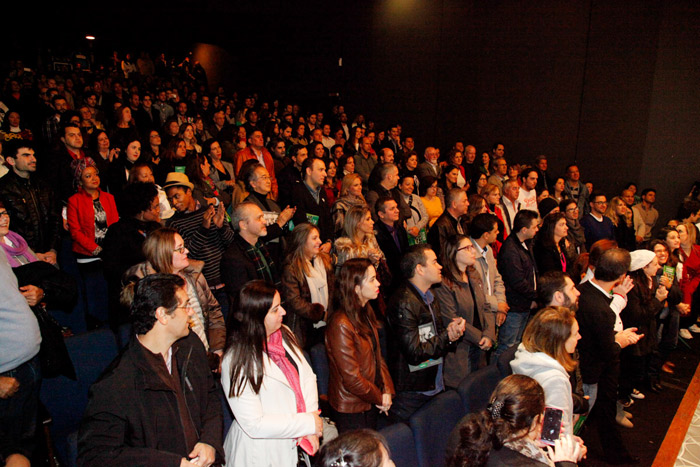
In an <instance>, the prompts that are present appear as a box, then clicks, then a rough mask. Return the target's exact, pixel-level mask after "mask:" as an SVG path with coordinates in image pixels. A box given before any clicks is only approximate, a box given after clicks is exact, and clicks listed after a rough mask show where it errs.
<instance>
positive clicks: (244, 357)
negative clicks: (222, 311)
mask: <svg viewBox="0 0 700 467" xmlns="http://www.w3.org/2000/svg"><path fill="white" fill-rule="evenodd" d="M278 293H279V292H277V290H276V289H275V287H274V286H273V285H272V284H270V283H268V282H265V281H262V280H254V281H250V282H248V283H247V284H246V285H244V286H243V288H242V289H241V292H240V295H239V298H238V310H237V311H236V312H235V314H234V316H232V317H230V319H229V320H228V326H227V327H228V329H227V334H228V339H227V341H226V351H225V353H227V354H228V353H229V352H231V354H232V358H231V389H230V390H229V394H228V397H237V396H240V395H241V394H242V393H243V390H244V389H245V386H246V384H250V386H251V388H252V389H253V392H255V394H258V393H259V392H260V386H262V380H263V373H264V368H263V352H267V333H266V332H265V316H267V313H268V311H270V308H272V302H273V301H274V299H275V295H277V294H278ZM281 330H282V337H283V338H284V341H285V342H286V343H287V344H288V345H289V346H290V347H291V348H292V349H293V351H294V353H295V354H296V355H298V353H297V352H296V349H297V348H298V345H297V343H296V339H295V338H294V335H293V334H292V332H291V331H290V330H289V329H288V328H286V327H284V326H283V327H282V329H281Z"/></svg>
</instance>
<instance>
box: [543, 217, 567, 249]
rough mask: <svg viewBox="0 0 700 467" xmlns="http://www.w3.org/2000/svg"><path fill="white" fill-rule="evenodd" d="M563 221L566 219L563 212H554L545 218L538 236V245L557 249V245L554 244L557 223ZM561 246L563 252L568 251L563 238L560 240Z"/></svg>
mask: <svg viewBox="0 0 700 467" xmlns="http://www.w3.org/2000/svg"><path fill="white" fill-rule="evenodd" d="M562 219H566V216H565V215H564V213H563V212H553V213H550V214H547V215H546V216H544V219H543V220H542V227H541V228H540V231H539V232H538V235H537V240H538V243H540V244H541V245H542V246H545V247H548V248H556V247H557V245H555V243H554V229H555V227H556V226H557V223H558V222H559V221H560V220H562ZM559 246H560V247H561V251H564V250H565V249H566V244H565V243H564V239H563V238H562V239H561V240H559Z"/></svg>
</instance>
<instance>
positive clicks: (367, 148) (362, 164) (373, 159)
mask: <svg viewBox="0 0 700 467" xmlns="http://www.w3.org/2000/svg"><path fill="white" fill-rule="evenodd" d="M375 165H377V155H376V154H374V153H373V152H372V141H371V140H370V139H369V138H368V137H367V136H365V137H363V138H362V139H361V140H360V150H359V151H358V152H357V154H355V173H356V174H358V175H359V176H360V178H362V186H363V188H364V189H365V190H367V189H368V183H369V175H370V174H371V173H372V170H373V169H374V166H375Z"/></svg>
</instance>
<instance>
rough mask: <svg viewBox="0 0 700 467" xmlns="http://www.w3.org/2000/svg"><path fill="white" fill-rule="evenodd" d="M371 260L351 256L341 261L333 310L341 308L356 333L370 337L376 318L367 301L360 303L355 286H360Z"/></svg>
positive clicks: (375, 324)
mask: <svg viewBox="0 0 700 467" xmlns="http://www.w3.org/2000/svg"><path fill="white" fill-rule="evenodd" d="M370 266H372V262H371V261H370V260H368V259H367V258H352V259H349V260H347V261H346V262H345V263H343V266H342V267H341V268H340V272H339V274H338V287H337V289H336V293H335V305H334V307H333V309H334V310H342V311H343V312H344V313H345V315H346V316H347V317H348V319H349V320H350V322H351V323H352V325H353V326H354V327H355V329H357V331H358V333H360V334H362V335H363V336H365V337H371V336H372V335H373V330H374V329H375V328H376V326H377V318H376V316H375V315H374V310H372V307H371V306H370V304H369V303H366V304H365V306H362V305H361V304H360V297H358V295H357V292H356V291H355V286H358V285H359V286H362V281H363V280H364V278H365V274H367V269H369V267H370Z"/></svg>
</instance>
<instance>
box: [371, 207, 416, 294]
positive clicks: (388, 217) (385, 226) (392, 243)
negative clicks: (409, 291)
mask: <svg viewBox="0 0 700 467" xmlns="http://www.w3.org/2000/svg"><path fill="white" fill-rule="evenodd" d="M376 206H377V215H378V216H379V222H377V223H376V224H374V225H375V227H376V234H375V236H376V238H377V243H378V244H379V248H380V249H381V250H382V253H384V257H385V258H386V264H387V266H388V267H389V270H390V271H391V284H382V286H383V287H382V288H383V289H384V290H387V289H388V290H395V289H396V287H397V286H398V285H399V284H400V283H401V273H400V272H399V271H400V270H401V269H400V268H401V255H402V254H403V253H404V252H405V251H406V250H408V234H407V233H406V229H404V227H403V225H402V224H401V222H400V221H399V217H400V216H399V206H398V205H397V204H396V201H395V200H394V198H392V197H390V196H384V197H381V198H379V199H378V200H377V203H376Z"/></svg>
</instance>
